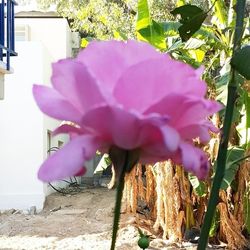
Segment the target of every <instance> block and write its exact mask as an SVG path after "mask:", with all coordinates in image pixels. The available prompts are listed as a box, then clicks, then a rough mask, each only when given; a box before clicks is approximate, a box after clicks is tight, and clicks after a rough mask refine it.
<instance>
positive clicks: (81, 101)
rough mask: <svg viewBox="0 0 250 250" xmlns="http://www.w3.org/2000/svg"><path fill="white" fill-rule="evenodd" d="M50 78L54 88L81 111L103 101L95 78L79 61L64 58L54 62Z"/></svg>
mask: <svg viewBox="0 0 250 250" xmlns="http://www.w3.org/2000/svg"><path fill="white" fill-rule="evenodd" d="M51 79H52V83H53V86H54V88H55V89H56V90H57V91H58V92H59V93H60V94H61V95H63V96H64V97H65V98H66V99H67V100H69V101H70V102H71V103H72V104H73V105H74V106H75V107H77V109H78V110H80V111H81V112H86V111H87V110H88V109H90V108H92V106H94V105H98V104H100V103H103V102H104V103H105V100H104V98H103V96H102V94H101V90H100V88H99V87H98V86H97V83H96V79H94V78H93V77H92V76H91V75H90V73H89V71H88V69H87V68H86V66H85V65H84V64H82V63H80V62H77V61H75V60H72V59H65V60H60V61H59V62H57V63H54V64H53V75H52V78H51ZM83 95H84V98H83Z"/></svg>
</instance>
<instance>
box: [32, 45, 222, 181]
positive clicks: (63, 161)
mask: <svg viewBox="0 0 250 250" xmlns="http://www.w3.org/2000/svg"><path fill="white" fill-rule="evenodd" d="M200 74H201V72H200V70H195V69H193V68H192V67H190V66H189V65H186V64H184V63H182V62H179V61H176V60H173V59H171V58H170V56H169V55H167V54H162V53H160V52H158V51H156V50H155V49H154V48H153V47H151V46H150V45H148V44H146V43H142V42H137V41H128V42H118V41H107V42H91V43H90V44H89V46H88V47H87V48H86V49H84V50H83V51H81V52H80V53H79V55H78V57H77V58H76V59H65V60H60V61H59V62H57V63H55V64H53V74H52V79H51V80H52V85H53V88H49V87H46V86H41V85H35V86H34V88H33V94H34V97H35V99H36V102H37V104H38V106H39V107H40V109H41V110H42V111H43V112H44V113H46V114H47V115H49V116H51V117H53V118H56V119H59V120H66V121H70V122H73V123H74V124H75V125H74V126H71V125H70V124H64V125H62V126H60V127H58V128H57V129H56V130H55V132H54V133H55V134H57V133H69V134H71V135H72V134H73V135H74V136H73V137H72V140H71V141H70V142H69V143H68V144H67V145H66V146H64V147H63V148H62V149H60V150H59V151H58V152H56V153H55V154H53V155H51V156H50V157H49V158H48V159H47V160H46V161H45V162H44V163H43V164H42V166H41V168H40V170H39V173H38V177H39V179H41V180H43V181H47V182H49V181H53V180H57V179H61V178H64V177H68V176H72V175H74V174H75V173H77V172H78V171H79V170H80V169H81V168H82V166H83V164H84V162H85V161H86V160H90V159H91V158H92V157H93V156H94V155H95V153H96V150H97V149H98V150H100V151H101V152H108V151H109V149H110V148H111V147H112V146H116V147H118V148H121V149H124V150H131V151H132V150H139V161H140V162H141V163H155V162H157V161H164V160H167V159H172V160H173V161H174V162H176V163H178V164H183V166H184V167H185V168H186V170H187V171H191V172H193V173H194V174H195V175H197V176H198V177H199V178H204V177H205V176H206V174H207V172H208V160H207V157H206V155H205V154H204V152H203V151H202V150H201V149H199V148H196V147H195V146H194V144H193V139H195V138H197V137H199V138H200V140H201V141H202V142H207V141H208V140H209V139H210V135H209V130H211V131H214V132H215V131H216V129H215V127H214V126H213V125H212V124H211V122H209V121H208V120H207V116H209V115H212V114H213V113H215V112H217V111H218V110H220V109H221V105H220V104H219V103H217V102H215V101H211V100H206V99H205V94H206V84H205V82H204V81H202V80H201V79H200Z"/></svg>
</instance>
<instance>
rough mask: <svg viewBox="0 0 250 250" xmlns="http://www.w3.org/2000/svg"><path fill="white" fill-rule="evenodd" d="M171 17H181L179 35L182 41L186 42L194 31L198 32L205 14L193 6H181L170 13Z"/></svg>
mask: <svg viewBox="0 0 250 250" xmlns="http://www.w3.org/2000/svg"><path fill="white" fill-rule="evenodd" d="M171 13H172V14H173V15H177V14H179V15H181V20H180V22H181V23H182V25H181V26H180V27H179V33H180V36H181V39H182V41H187V40H188V39H189V38H190V37H191V36H192V35H193V34H194V33H195V32H196V31H198V30H199V29H200V27H201V25H202V23H203V21H204V20H205V19H206V17H207V14H206V13H205V12H204V11H203V10H202V9H200V8H199V7H197V6H195V5H190V4H187V5H183V6H181V7H178V8H176V9H174V10H173V11H171Z"/></svg>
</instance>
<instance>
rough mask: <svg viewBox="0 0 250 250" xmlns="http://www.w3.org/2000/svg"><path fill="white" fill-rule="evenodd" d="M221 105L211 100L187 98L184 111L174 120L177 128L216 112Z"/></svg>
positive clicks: (197, 121)
mask: <svg viewBox="0 0 250 250" xmlns="http://www.w3.org/2000/svg"><path fill="white" fill-rule="evenodd" d="M221 108H222V105H221V104H220V103H218V102H216V101H211V100H189V101H187V102H186V111H185V112H184V113H183V114H182V116H180V117H179V119H178V120H177V121H176V126H177V127H178V128H181V127H184V126H187V125H192V124H195V123H199V122H200V121H202V120H204V119H205V118H207V117H208V116H210V115H212V114H214V113H216V112H217V111H219V110H220V109H221Z"/></svg>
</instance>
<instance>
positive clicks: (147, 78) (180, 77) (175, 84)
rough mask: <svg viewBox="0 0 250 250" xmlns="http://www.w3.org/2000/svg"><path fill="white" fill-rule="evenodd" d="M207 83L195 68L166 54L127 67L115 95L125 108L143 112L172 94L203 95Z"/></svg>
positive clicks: (116, 87)
mask: <svg viewBox="0 0 250 250" xmlns="http://www.w3.org/2000/svg"><path fill="white" fill-rule="evenodd" d="M205 91H206V84H205V83H204V82H203V81H201V80H199V79H198V78H197V76H196V74H195V72H194V70H193V69H192V68H191V67H190V66H188V65H186V64H184V63H181V62H177V61H174V60H172V59H171V58H170V57H169V56H167V55H164V56H162V57H161V58H157V59H151V60H147V61H143V62H140V63H138V64H136V65H133V66H131V67H130V68H128V69H127V70H126V71H124V73H123V74H122V76H121V77H120V78H119V80H118V82H117V85H116V86H115V89H114V96H115V98H116V99H117V101H118V102H119V103H121V104H122V105H123V106H124V108H125V109H132V108H133V109H136V110H137V111H139V112H144V111H145V110H146V109H148V108H149V107H150V106H152V105H153V104H155V103H157V102H159V101H160V100H161V99H162V98H164V97H166V96H168V95H170V94H179V95H188V96H199V97H202V96H204V94H205Z"/></svg>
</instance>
